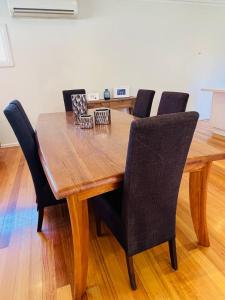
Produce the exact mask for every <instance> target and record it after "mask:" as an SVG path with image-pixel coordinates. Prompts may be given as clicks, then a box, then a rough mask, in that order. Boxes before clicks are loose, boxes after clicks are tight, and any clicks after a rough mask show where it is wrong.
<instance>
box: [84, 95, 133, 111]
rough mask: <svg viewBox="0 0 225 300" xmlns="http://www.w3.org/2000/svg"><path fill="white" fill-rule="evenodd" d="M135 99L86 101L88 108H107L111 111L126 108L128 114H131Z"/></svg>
mask: <svg viewBox="0 0 225 300" xmlns="http://www.w3.org/2000/svg"><path fill="white" fill-rule="evenodd" d="M135 101H136V97H127V98H112V99H110V100H104V99H100V100H96V101H88V108H89V109H91V108H100V107H108V108H113V109H123V108H128V109H129V112H130V113H132V111H133V108H134V105H135Z"/></svg>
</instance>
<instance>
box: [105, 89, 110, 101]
mask: <svg viewBox="0 0 225 300" xmlns="http://www.w3.org/2000/svg"><path fill="white" fill-rule="evenodd" d="M104 99H105V100H110V91H109V90H108V89H105V91H104Z"/></svg>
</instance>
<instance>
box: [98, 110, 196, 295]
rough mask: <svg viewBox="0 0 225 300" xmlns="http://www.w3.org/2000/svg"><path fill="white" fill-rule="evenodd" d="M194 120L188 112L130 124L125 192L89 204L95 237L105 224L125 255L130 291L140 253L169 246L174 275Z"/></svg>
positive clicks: (105, 196) (117, 191)
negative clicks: (183, 179)
mask: <svg viewBox="0 0 225 300" xmlns="http://www.w3.org/2000/svg"><path fill="white" fill-rule="evenodd" d="M198 117H199V115H198V113H197V112H186V113H178V114H170V115H164V116H158V117H152V118H146V119H139V120H134V121H133V122H132V124H131V130H130V139H129V145H128V153H127V161H126V168H125V176H124V182H123V186H122V187H121V188H120V189H118V190H116V191H114V192H109V193H106V194H104V195H102V196H99V197H96V198H95V199H93V206H94V212H95V216H96V223H97V233H98V235H101V221H103V222H104V223H105V224H106V225H107V226H108V227H109V229H110V230H111V231H112V233H113V234H114V235H115V237H116V238H117V240H118V241H119V243H120V244H121V246H122V247H123V249H124V250H125V253H126V259H127V267H128V273H129V277H130V283H131V287H132V289H136V281H135V275H134V271H133V270H134V267H133V255H135V254H137V253H139V252H142V251H144V250H146V249H149V248H152V247H154V246H157V245H159V244H162V243H164V242H168V243H169V250H170V258H171V264H172V268H173V269H175V270H176V269H177V256H176V244H175V236H176V231H175V224H176V207H177V197H178V191H179V187H180V181H181V177H182V173H183V169H184V165H185V162H186V158H187V155H188V151H189V147H190V144H191V141H192V137H193V134H194V131H195V127H196V124H197V120H198Z"/></svg>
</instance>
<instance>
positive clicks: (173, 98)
mask: <svg viewBox="0 0 225 300" xmlns="http://www.w3.org/2000/svg"><path fill="white" fill-rule="evenodd" d="M188 98H189V94H187V93H179V92H163V93H162V96H161V99H160V103H159V108H158V113H157V115H164V114H172V113H178V112H185V110H186V106H187V102H188Z"/></svg>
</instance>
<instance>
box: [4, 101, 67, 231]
mask: <svg viewBox="0 0 225 300" xmlns="http://www.w3.org/2000/svg"><path fill="white" fill-rule="evenodd" d="M4 114H5V116H6V118H7V119H8V121H9V123H10V125H11V127H12V129H13V131H14V133H15V135H16V137H17V140H18V142H19V144H20V146H21V148H22V151H23V153H24V156H25V158H26V161H27V163H28V167H29V169H30V173H31V176H32V179H33V183H34V188H35V192H36V202H37V210H38V226H37V231H38V232H40V231H41V230H42V223H43V217H44V208H45V207H46V206H50V205H55V204H60V203H62V202H65V199H63V200H64V201H59V200H56V199H55V197H54V195H53V193H52V191H51V188H50V186H49V184H48V181H47V179H46V176H45V174H44V170H43V168H42V165H41V162H40V158H39V156H38V146H37V142H36V136H35V131H34V129H33V128H32V126H31V123H30V121H29V119H28V117H27V115H26V113H25V111H24V109H23V107H22V105H21V103H20V102H19V101H18V100H14V101H12V102H11V103H9V105H8V106H7V107H6V108H5V109H4Z"/></svg>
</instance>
